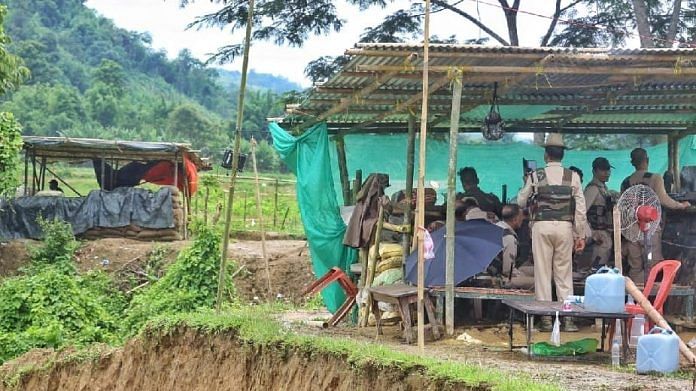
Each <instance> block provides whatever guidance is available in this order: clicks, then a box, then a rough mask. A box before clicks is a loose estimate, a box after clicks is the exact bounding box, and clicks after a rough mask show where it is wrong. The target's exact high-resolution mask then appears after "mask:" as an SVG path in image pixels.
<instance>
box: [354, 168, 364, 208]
mask: <svg viewBox="0 0 696 391" xmlns="http://www.w3.org/2000/svg"><path fill="white" fill-rule="evenodd" d="M361 187H362V170H355V183H354V184H353V195H352V197H353V201H356V200H357V198H358V193H359V192H360V188H361Z"/></svg>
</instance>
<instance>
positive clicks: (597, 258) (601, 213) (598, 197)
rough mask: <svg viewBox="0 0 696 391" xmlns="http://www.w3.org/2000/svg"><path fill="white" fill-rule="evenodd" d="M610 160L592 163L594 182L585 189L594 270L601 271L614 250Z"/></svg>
mask: <svg viewBox="0 0 696 391" xmlns="http://www.w3.org/2000/svg"><path fill="white" fill-rule="evenodd" d="M612 168H614V167H612V166H611V164H609V160H607V159H606V158H603V157H598V158H596V159H595V160H594V161H593V162H592V181H591V182H590V183H589V184H588V185H587V187H586V188H585V202H586V205H587V220H588V221H589V223H590V228H592V240H593V241H594V246H593V248H592V268H594V269H599V268H600V267H601V266H604V265H606V264H607V263H608V262H609V260H610V259H611V248H612V243H613V239H612V231H613V222H612V211H613V207H614V203H613V202H612V198H611V194H609V189H607V181H609V176H610V175H611V169H612Z"/></svg>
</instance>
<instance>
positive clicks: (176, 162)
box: [102, 152, 183, 193]
mask: <svg viewBox="0 0 696 391" xmlns="http://www.w3.org/2000/svg"><path fill="white" fill-rule="evenodd" d="M102 175H103V173H102ZM102 180H103V177H102ZM174 187H176V188H177V189H178V188H179V152H177V153H175V154H174ZM182 193H183V192H182Z"/></svg>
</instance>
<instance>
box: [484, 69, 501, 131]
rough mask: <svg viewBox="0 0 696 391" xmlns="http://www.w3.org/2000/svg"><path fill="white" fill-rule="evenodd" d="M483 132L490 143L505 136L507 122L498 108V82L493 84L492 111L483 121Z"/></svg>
mask: <svg viewBox="0 0 696 391" xmlns="http://www.w3.org/2000/svg"><path fill="white" fill-rule="evenodd" d="M481 130H482V132H483V138H485V139H486V140H490V141H497V140H500V139H501V138H503V136H504V135H505V122H504V121H503V117H502V116H501V115H500V108H499V107H498V82H495V84H493V101H492V102H491V109H490V110H489V111H488V115H486V118H484V120H483V126H482V127H481Z"/></svg>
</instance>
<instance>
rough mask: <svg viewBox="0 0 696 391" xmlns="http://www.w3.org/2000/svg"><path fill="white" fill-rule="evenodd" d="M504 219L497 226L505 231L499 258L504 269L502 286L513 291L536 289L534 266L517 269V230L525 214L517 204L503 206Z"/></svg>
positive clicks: (523, 266)
mask: <svg viewBox="0 0 696 391" xmlns="http://www.w3.org/2000/svg"><path fill="white" fill-rule="evenodd" d="M501 215H502V216H501V217H502V218H503V219H502V220H501V221H500V222H498V223H497V224H496V225H497V226H498V227H500V228H502V229H503V251H502V252H501V253H500V255H499V256H498V260H499V261H500V262H499V263H500V266H501V268H502V270H501V272H502V278H503V281H502V285H503V286H504V287H505V288H513V289H527V290H530V289H534V266H532V265H526V264H525V265H522V266H520V267H517V265H516V262H517V247H518V244H519V239H518V238H517V232H516V231H517V230H518V229H520V227H522V223H523V222H524V213H523V212H522V209H521V208H520V207H519V206H518V205H516V204H507V205H503V208H502V210H501Z"/></svg>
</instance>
